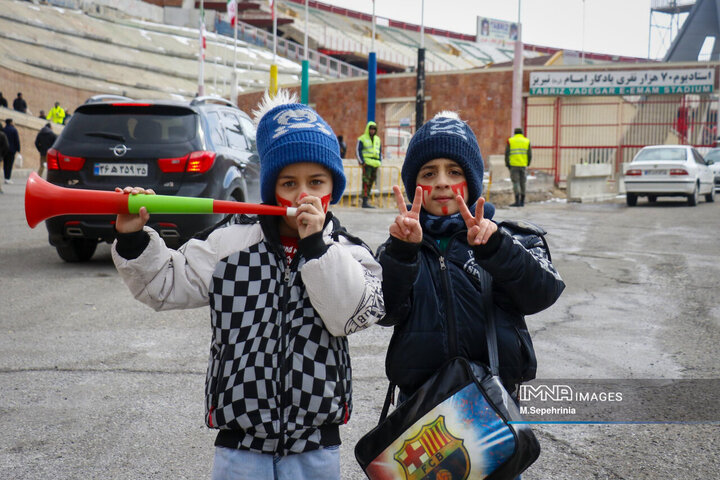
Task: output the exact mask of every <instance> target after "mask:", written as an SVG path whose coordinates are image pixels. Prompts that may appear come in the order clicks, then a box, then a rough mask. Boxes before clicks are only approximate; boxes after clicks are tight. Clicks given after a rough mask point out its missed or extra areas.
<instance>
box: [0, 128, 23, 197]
mask: <svg viewBox="0 0 720 480" xmlns="http://www.w3.org/2000/svg"><path fill="white" fill-rule="evenodd" d="M3 131H4V132H5V135H6V136H7V139H8V144H9V147H10V148H8V151H7V153H6V154H5V156H4V157H3V173H4V174H5V183H13V181H12V180H11V178H10V177H11V176H12V169H13V163H15V154H17V153H20V135H18V131H17V129H16V128H15V125H13V120H12V118H8V119H7V120H5V128H4V129H3Z"/></svg>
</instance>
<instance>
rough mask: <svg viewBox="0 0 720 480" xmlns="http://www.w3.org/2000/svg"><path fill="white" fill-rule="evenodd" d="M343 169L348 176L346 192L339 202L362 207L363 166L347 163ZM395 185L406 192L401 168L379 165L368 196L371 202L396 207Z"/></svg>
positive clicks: (343, 205) (343, 204) (344, 205)
mask: <svg viewBox="0 0 720 480" xmlns="http://www.w3.org/2000/svg"><path fill="white" fill-rule="evenodd" d="M343 169H344V170H345V178H346V184H345V193H343V197H342V200H340V202H339V203H338V204H339V205H340V206H341V207H360V206H361V205H362V168H360V165H357V164H355V165H352V164H347V163H345V165H343ZM393 185H398V186H400V189H401V190H402V192H403V194H404V193H405V187H403V183H402V179H401V178H400V168H399V167H394V166H384V165H382V166H380V167H378V170H377V179H376V180H375V184H374V185H373V188H372V190H371V192H370V195H369V196H368V198H369V200H370V203H371V204H372V205H374V206H376V207H378V208H395V206H396V203H395V195H394V194H393V190H392V187H393Z"/></svg>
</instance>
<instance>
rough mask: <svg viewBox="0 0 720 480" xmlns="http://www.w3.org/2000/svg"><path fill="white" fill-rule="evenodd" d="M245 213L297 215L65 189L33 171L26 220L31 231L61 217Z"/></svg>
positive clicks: (192, 200) (260, 207)
mask: <svg viewBox="0 0 720 480" xmlns="http://www.w3.org/2000/svg"><path fill="white" fill-rule="evenodd" d="M140 207H145V208H146V209H147V211H148V213H223V214H228V213H245V214H251V215H252V214H254V215H283V216H290V217H291V216H295V208H293V207H278V206H274V205H259V204H256V203H244V202H234V201H230V200H213V199H212V198H195V197H175V196H172V195H143V194H139V195H128V194H126V193H122V192H111V191H107V190H84V189H80V188H63V187H58V186H56V185H53V184H52V183H48V182H46V181H45V180H43V179H42V178H40V176H38V174H37V173H35V172H33V173H31V174H30V177H29V178H28V181H27V184H26V186H25V218H26V220H27V223H28V225H29V226H30V228H35V226H36V225H37V224H38V223H40V222H42V221H43V220H47V219H48V218H52V217H57V216H58V215H116V214H119V213H138V212H139V211H140Z"/></svg>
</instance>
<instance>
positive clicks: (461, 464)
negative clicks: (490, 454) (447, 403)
mask: <svg viewBox="0 0 720 480" xmlns="http://www.w3.org/2000/svg"><path fill="white" fill-rule="evenodd" d="M393 458H394V459H395V461H397V462H398V463H399V464H400V465H401V466H402V469H403V472H404V474H405V479H406V480H430V479H432V480H436V479H438V480H465V479H467V478H468V475H469V474H470V457H469V456H468V452H467V449H466V448H465V445H464V444H463V440H462V439H461V438H457V437H454V436H453V435H452V434H451V433H450V431H448V429H447V427H446V426H445V416H444V415H440V416H438V417H437V418H436V419H435V420H434V421H433V422H431V423H429V424H427V425H423V427H422V428H421V429H420V432H419V433H418V434H417V435H415V436H414V437H412V438H410V439H406V440H405V441H404V442H403V444H402V447H401V448H400V450H398V451H397V452H395V454H394V455H393Z"/></svg>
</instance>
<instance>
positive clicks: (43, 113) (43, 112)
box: [38, 110, 47, 120]
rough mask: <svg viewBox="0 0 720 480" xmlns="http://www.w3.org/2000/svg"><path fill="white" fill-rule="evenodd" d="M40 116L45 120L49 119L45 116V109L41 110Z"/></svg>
mask: <svg viewBox="0 0 720 480" xmlns="http://www.w3.org/2000/svg"><path fill="white" fill-rule="evenodd" d="M38 118H42V119H43V120H47V118H46V116H45V110H40V114H39V115H38Z"/></svg>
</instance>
